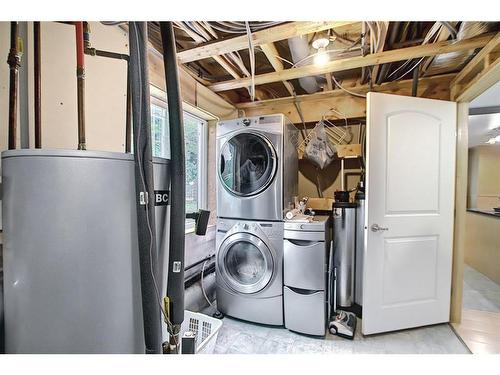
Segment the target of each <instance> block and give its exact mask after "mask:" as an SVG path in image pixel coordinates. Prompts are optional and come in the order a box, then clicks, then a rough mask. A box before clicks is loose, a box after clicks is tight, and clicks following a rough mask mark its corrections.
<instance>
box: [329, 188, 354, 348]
mask: <svg viewBox="0 0 500 375" xmlns="http://www.w3.org/2000/svg"><path fill="white" fill-rule="evenodd" d="M356 207H357V204H356V203H352V202H349V192H348V191H339V192H335V202H334V203H333V207H332V209H333V266H334V275H335V279H334V289H335V298H334V306H332V307H333V311H335V313H334V314H333V316H332V319H331V320H330V323H329V325H328V329H329V331H330V333H332V334H335V335H338V336H341V337H345V338H348V339H353V338H354V333H355V331H356V315H355V314H354V313H353V312H350V310H352V307H353V305H354V295H355V283H354V280H355V272H356V268H355V266H356V263H355V246H356V241H355V236H356V211H357V210H356Z"/></svg>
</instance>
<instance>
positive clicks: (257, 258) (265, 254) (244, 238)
mask: <svg viewBox="0 0 500 375" xmlns="http://www.w3.org/2000/svg"><path fill="white" fill-rule="evenodd" d="M218 264H219V269H220V273H221V276H222V278H223V279H224V280H225V282H226V283H227V284H228V285H229V286H230V287H231V288H232V289H233V290H235V291H236V292H239V293H256V292H259V291H261V290H262V289H264V288H265V287H266V286H267V285H268V284H269V281H271V279H272V277H273V265H274V263H273V256H272V253H271V250H270V249H269V248H268V247H267V245H266V244H265V243H264V242H263V241H262V240H261V239H259V238H258V237H257V236H254V235H252V234H249V233H236V234H234V235H232V236H230V237H228V238H227V239H226V240H225V241H224V243H223V244H222V246H221V248H220V250H219V259H218Z"/></svg>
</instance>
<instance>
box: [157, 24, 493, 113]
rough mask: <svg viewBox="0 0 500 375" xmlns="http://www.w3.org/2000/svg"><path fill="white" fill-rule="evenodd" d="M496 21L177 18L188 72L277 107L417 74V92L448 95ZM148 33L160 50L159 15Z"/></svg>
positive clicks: (241, 99)
mask: <svg viewBox="0 0 500 375" xmlns="http://www.w3.org/2000/svg"><path fill="white" fill-rule="evenodd" d="M499 29H500V23H498V22H444V21H443V22H379V21H376V22H352V21H351V22H341V21H335V22H326V21H325V22H234V21H228V22H206V21H185V22H175V36H176V43H177V48H178V59H179V63H180V64H182V65H183V66H184V68H185V69H186V70H187V71H188V72H189V74H191V75H192V76H193V77H195V78H196V79H197V80H198V81H199V82H200V83H202V84H203V85H205V86H207V87H208V88H210V89H211V90H212V91H214V92H216V93H218V94H219V95H221V96H222V97H224V98H225V99H226V100H228V101H229V102H231V103H232V104H234V105H235V106H236V107H238V108H240V109H248V108H254V107H257V106H259V105H269V104H272V105H273V106H274V108H275V109H276V110H280V107H279V106H280V105H284V104H283V103H286V102H287V101H296V100H297V98H300V100H301V101H307V100H308V99H318V100H321V99H322V98H321V95H322V94H323V95H324V94H325V93H326V94H328V93H334V94H336V93H337V92H339V93H341V94H345V95H346V96H349V97H350V98H346V99H345V100H346V106H349V105H350V104H349V103H350V102H349V100H351V101H352V100H354V99H360V98H362V97H363V96H364V95H365V94H366V92H367V91H370V90H374V91H377V90H379V89H381V88H384V90H386V89H387V90H388V92H395V93H401V92H400V91H401V90H406V91H405V92H408V91H409V90H411V87H412V82H414V81H417V80H418V81H419V82H423V83H424V86H423V87H421V88H420V90H419V92H418V96H423V97H435V98H441V99H446V98H449V96H450V92H449V85H448V83H450V82H451V81H452V80H453V79H454V77H455V76H456V74H457V73H458V72H459V71H461V70H462V69H463V68H464V66H466V65H467V64H468V62H470V60H471V59H472V58H473V57H474V56H475V54H477V52H478V51H479V50H480V49H481V48H482V47H484V46H485V45H486V44H488V42H490V40H491V39H492V38H493V37H494V35H495V33H496V32H497V31H498V30H499ZM149 38H150V40H151V42H152V44H153V46H154V47H155V49H157V50H158V51H161V50H162V47H161V38H160V32H159V25H158V24H157V23H155V22H150V23H149ZM391 85H392V86H391ZM440 85H441V86H440ZM442 86H446V87H447V92H446V93H440V92H439V91H440V90H441V91H443V89H442V88H441V87H442ZM398 90H399V91H398ZM361 115H362V114H361Z"/></svg>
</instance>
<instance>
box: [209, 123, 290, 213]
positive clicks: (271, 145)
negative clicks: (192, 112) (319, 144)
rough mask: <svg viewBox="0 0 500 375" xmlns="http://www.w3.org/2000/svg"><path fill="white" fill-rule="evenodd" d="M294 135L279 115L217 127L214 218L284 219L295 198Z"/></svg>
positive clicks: (220, 124) (221, 124)
mask: <svg viewBox="0 0 500 375" xmlns="http://www.w3.org/2000/svg"><path fill="white" fill-rule="evenodd" d="M297 133H298V131H297V129H296V128H295V127H294V126H293V124H292V123H291V122H290V121H289V120H288V119H287V118H286V117H285V116H284V115H282V114H277V115H266V116H258V117H248V118H240V119H236V120H229V121H221V122H219V123H218V125H217V146H216V147H217V159H218V163H217V175H218V183H217V216H218V217H222V218H238V219H249V220H282V219H283V218H284V211H285V210H287V209H288V208H289V207H290V205H291V204H292V203H293V197H294V196H296V195H297V186H298V157H297V148H296V145H297Z"/></svg>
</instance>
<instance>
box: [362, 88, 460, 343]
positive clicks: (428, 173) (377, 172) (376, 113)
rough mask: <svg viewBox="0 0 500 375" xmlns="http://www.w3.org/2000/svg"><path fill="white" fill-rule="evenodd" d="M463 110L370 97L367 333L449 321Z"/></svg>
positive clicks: (449, 104) (401, 98) (428, 101)
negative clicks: (459, 120) (459, 123)
mask: <svg viewBox="0 0 500 375" xmlns="http://www.w3.org/2000/svg"><path fill="white" fill-rule="evenodd" d="M456 112H457V111H456V103H453V102H447V101H442V100H431V99H421V98H415V97H408V96H399V95H388V94H380V93H369V94H368V98H367V113H368V114H367V166H366V171H367V176H366V177H367V184H366V188H367V190H366V216H365V231H366V235H365V241H366V242H365V254H364V255H365V257H364V259H365V263H364V280H363V325H362V331H363V334H373V333H379V332H385V331H394V330H399V329H405V328H411V327H419V326H424V325H429V324H436V323H442V322H447V321H448V320H449V310H450V289H451V267H452V245H453V242H452V239H453V212H454V193H455V128H456V116H457V114H456ZM377 226H378V230H376V229H377Z"/></svg>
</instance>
